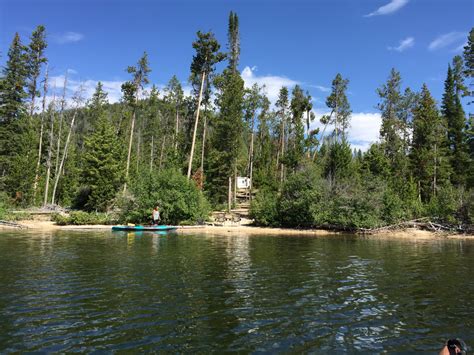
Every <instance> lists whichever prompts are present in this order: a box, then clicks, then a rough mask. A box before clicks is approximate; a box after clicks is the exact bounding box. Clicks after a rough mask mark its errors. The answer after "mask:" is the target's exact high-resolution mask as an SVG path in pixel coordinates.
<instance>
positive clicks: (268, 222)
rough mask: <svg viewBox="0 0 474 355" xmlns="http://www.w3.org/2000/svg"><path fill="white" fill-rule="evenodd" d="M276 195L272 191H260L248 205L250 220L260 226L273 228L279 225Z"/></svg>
mask: <svg viewBox="0 0 474 355" xmlns="http://www.w3.org/2000/svg"><path fill="white" fill-rule="evenodd" d="M277 202H278V194H277V192H276V191H274V190H269V189H263V190H260V191H259V192H258V193H257V195H256V196H255V198H254V199H253V200H252V203H251V205H250V218H253V219H254V220H255V224H257V225H260V226H271V227H275V226H278V224H279V214H278V207H277Z"/></svg>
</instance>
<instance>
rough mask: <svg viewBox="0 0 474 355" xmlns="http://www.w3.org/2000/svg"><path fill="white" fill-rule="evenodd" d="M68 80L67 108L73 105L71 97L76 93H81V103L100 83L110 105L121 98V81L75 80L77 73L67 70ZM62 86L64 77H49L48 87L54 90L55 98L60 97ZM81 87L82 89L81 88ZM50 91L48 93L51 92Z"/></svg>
mask: <svg viewBox="0 0 474 355" xmlns="http://www.w3.org/2000/svg"><path fill="white" fill-rule="evenodd" d="M67 72H68V78H67V86H66V103H67V106H68V107H72V106H73V105H74V102H73V99H72V98H73V97H74V95H75V94H76V93H77V92H78V91H81V95H82V98H83V103H85V102H86V101H87V100H88V99H90V98H91V97H92V95H93V94H94V92H95V89H96V87H97V83H98V82H99V81H100V82H101V83H102V85H103V89H104V91H105V92H107V98H108V101H109V102H110V103H115V102H118V101H119V100H120V98H121V97H122V91H121V88H122V84H123V83H124V82H123V81H118V80H117V81H114V80H92V79H88V80H80V79H78V78H76V74H77V72H76V71H75V70H72V69H68V70H67ZM63 86H64V75H58V76H52V77H50V84H49V87H50V88H51V91H52V90H55V93H56V98H59V97H60V96H62V92H63ZM81 86H82V87H81ZM51 91H50V92H51ZM49 96H50V97H49V100H48V101H50V100H52V94H51V95H49Z"/></svg>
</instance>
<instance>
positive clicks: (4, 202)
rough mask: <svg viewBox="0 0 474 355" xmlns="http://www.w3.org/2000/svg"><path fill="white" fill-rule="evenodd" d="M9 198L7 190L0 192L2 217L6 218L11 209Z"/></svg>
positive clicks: (0, 217)
mask: <svg viewBox="0 0 474 355" xmlns="http://www.w3.org/2000/svg"><path fill="white" fill-rule="evenodd" d="M8 202H9V198H8V195H7V194H6V193H5V192H1V193H0V219H6V216H7V214H8V209H9V203H8Z"/></svg>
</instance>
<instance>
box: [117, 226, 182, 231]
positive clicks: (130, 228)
mask: <svg viewBox="0 0 474 355" xmlns="http://www.w3.org/2000/svg"><path fill="white" fill-rule="evenodd" d="M176 229H178V227H176V226H166V225H162V226H113V227H112V230H113V231H132V232H133V231H135V232H142V231H152V232H153V231H155V232H163V231H172V230H176Z"/></svg>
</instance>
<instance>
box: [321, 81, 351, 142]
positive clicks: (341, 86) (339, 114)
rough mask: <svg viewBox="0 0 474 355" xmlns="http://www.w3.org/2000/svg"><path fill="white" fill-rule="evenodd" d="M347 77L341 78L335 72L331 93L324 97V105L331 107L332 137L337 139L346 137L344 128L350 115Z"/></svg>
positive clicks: (346, 126) (346, 127)
mask: <svg viewBox="0 0 474 355" xmlns="http://www.w3.org/2000/svg"><path fill="white" fill-rule="evenodd" d="M348 84H349V80H348V79H343V78H342V75H341V74H339V73H338V74H337V75H336V77H335V78H334V80H333V81H332V91H331V94H330V95H329V96H328V97H327V99H326V106H327V107H329V108H330V109H331V116H332V117H333V119H332V121H331V123H334V137H335V141H338V140H339V139H340V137H341V136H342V138H346V137H345V135H346V130H347V129H348V128H349V119H350V115H351V112H352V111H351V106H350V104H349V101H348V100H347V95H346V91H347V85H348Z"/></svg>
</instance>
